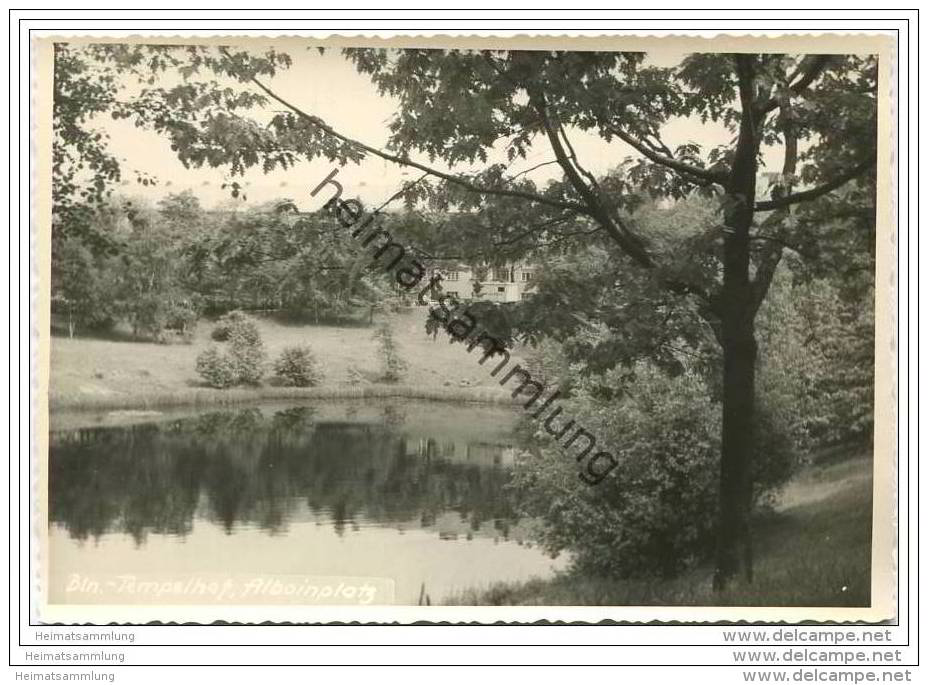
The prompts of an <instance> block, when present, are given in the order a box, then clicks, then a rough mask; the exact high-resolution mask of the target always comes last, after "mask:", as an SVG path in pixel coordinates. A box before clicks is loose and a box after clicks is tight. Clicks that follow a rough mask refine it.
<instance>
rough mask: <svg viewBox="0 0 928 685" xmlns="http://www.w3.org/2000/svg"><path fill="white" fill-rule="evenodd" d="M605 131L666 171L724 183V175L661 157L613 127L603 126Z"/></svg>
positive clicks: (705, 180) (709, 181)
mask: <svg viewBox="0 0 928 685" xmlns="http://www.w3.org/2000/svg"><path fill="white" fill-rule="evenodd" d="M605 129H606V130H607V131H608V132H609V133H611V134H612V135H614V136H615V137H616V138H618V139H619V140H621V141H623V142H625V143H627V144H628V145H630V146H631V147H633V148H635V149H636V150H637V151H638V152H640V153H641V154H642V155H644V156H645V157H647V158H648V159H650V160H651V161H652V162H654V163H655V164H660V165H661V166H665V167H667V168H668V169H673V170H674V171H677V172H679V173H681V174H687V175H689V176H693V177H695V178H698V179H699V180H701V181H704V182H705V183H720V184H722V183H725V174H724V173H721V172H716V171H710V170H709V169H701V168H700V167H695V166H692V165H690V164H685V163H684V162H679V161H677V160H675V159H673V158H672V157H666V156H664V155H661V154H659V153H657V152H656V151H655V150H653V149H651V148H650V147H648V146H647V145H645V144H644V143H642V142H641V141H639V140H636V139H635V138H633V137H632V136H630V135H628V134H627V133H625V131H623V130H622V129H620V128H616V127H614V126H605Z"/></svg>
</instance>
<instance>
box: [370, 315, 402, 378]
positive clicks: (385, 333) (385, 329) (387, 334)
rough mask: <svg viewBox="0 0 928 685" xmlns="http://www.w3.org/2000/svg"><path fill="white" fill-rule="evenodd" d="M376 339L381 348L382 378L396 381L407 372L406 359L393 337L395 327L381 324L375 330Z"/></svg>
mask: <svg viewBox="0 0 928 685" xmlns="http://www.w3.org/2000/svg"><path fill="white" fill-rule="evenodd" d="M374 339H375V340H376V341H377V344H378V345H379V348H380V359H381V364H382V369H383V373H382V375H381V380H383V381H385V382H387V383H396V382H397V381H399V380H400V378H402V377H403V374H404V373H405V372H406V369H407V364H406V361H405V360H404V359H403V358H402V357H401V356H400V351H399V346H398V345H397V344H396V340H395V339H394V338H393V329H392V328H391V327H390V325H389V324H387V323H384V324H381V325H380V326H379V327H378V328H377V330H376V331H374Z"/></svg>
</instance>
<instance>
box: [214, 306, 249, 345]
mask: <svg viewBox="0 0 928 685" xmlns="http://www.w3.org/2000/svg"><path fill="white" fill-rule="evenodd" d="M249 322H251V319H250V318H249V316H248V315H247V314H245V312H242V311H239V310H237V309H236V310H234V311H231V312H227V313H226V314H223V315H222V316H220V317H219V319H218V320H217V321H216V326H215V327H214V328H213V332H212V333H211V334H210V335H211V337H212V338H213V340H215V341H216V342H226V341H228V339H229V336H230V335H231V334H232V329H233V328H235V327H238V326H241V325H244V324H246V323H249ZM256 330H257V329H256Z"/></svg>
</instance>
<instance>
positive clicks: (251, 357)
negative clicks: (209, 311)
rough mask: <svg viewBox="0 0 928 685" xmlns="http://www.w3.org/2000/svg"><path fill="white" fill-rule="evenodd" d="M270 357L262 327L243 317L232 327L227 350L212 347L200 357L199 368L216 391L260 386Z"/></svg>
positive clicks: (200, 372) (198, 370) (198, 358)
mask: <svg viewBox="0 0 928 685" xmlns="http://www.w3.org/2000/svg"><path fill="white" fill-rule="evenodd" d="M266 358H267V354H266V353H265V351H264V343H263V341H262V340H261V334H260V332H259V331H258V326H257V325H256V324H255V322H254V321H252V320H251V319H250V318H247V317H243V318H238V319H237V320H236V321H234V322H233V324H232V325H231V326H230V328H229V335H228V343H227V345H226V349H225V351H220V350H219V349H218V348H217V347H215V346H210V347H209V348H207V349H206V350H205V351H204V352H202V353H201V354H200V355H199V356H198V357H197V366H196V369H197V373H199V374H200V375H201V376H202V377H203V379H204V380H205V381H206V382H207V383H208V384H209V385H211V386H213V387H215V388H228V387H231V386H233V385H257V384H259V383H260V382H261V378H262V377H263V376H264V362H265V360H266Z"/></svg>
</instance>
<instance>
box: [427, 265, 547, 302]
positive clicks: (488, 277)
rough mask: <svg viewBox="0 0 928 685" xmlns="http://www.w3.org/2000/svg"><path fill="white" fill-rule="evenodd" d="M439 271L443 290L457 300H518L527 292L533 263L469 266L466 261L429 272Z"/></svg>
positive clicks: (527, 294) (529, 292)
mask: <svg viewBox="0 0 928 685" xmlns="http://www.w3.org/2000/svg"><path fill="white" fill-rule="evenodd" d="M435 274H441V276H442V282H441V287H442V290H443V292H444V293H445V294H448V295H454V296H455V297H456V298H457V299H459V300H461V301H465V302H466V301H468V300H484V301H487V302H518V301H519V300H522V299H524V298H525V297H527V296H529V295H530V294H531V287H532V285H533V279H534V278H535V267H534V266H530V265H526V264H511V265H508V266H504V267H484V268H480V269H473V268H471V267H470V266H468V265H466V264H449V265H446V266H440V267H436V268H433V269H432V270H431V272H430V274H429V275H430V276H434V275H435Z"/></svg>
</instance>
